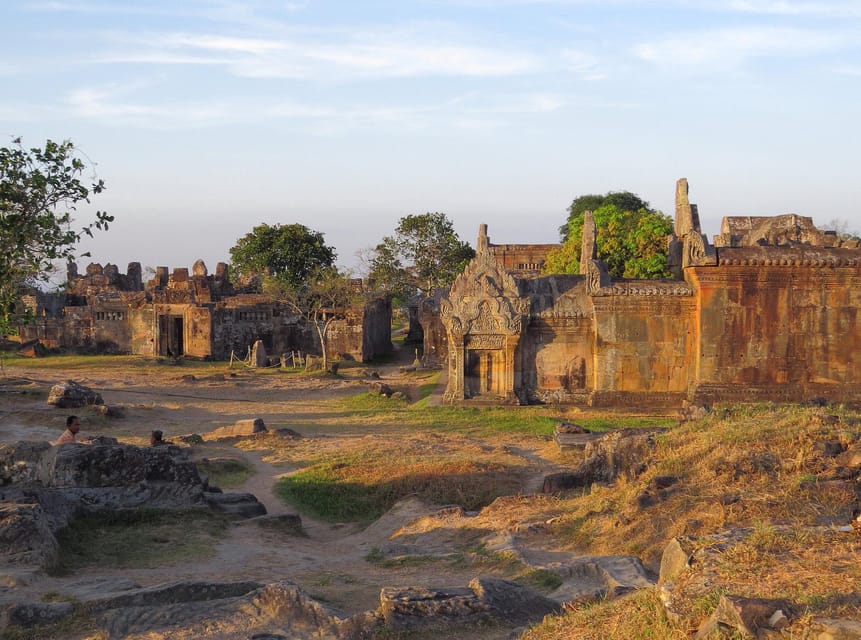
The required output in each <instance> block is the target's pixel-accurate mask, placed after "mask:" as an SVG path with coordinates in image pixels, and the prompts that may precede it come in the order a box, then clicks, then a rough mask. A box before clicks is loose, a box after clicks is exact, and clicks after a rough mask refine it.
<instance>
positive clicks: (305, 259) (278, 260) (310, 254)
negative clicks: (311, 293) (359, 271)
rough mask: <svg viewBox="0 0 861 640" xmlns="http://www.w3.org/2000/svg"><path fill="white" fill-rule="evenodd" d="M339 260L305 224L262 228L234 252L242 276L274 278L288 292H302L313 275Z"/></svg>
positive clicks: (241, 241)
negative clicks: (299, 290)
mask: <svg viewBox="0 0 861 640" xmlns="http://www.w3.org/2000/svg"><path fill="white" fill-rule="evenodd" d="M336 257H337V254H336V253H335V250H334V249H333V248H332V247H329V246H327V245H326V242H325V239H324V237H323V234H322V233H320V232H319V231H313V230H312V229H309V228H308V227H306V226H304V225H301V224H285V225H281V224H275V225H268V224H265V223H264V224H261V225H258V226H256V227H254V228H253V229H252V230H251V232H250V233H246V234H245V235H244V236H242V237H241V238H239V240H237V241H236V244H235V245H234V246H233V247H232V248H231V249H230V260H231V264H232V266H233V268H234V269H235V270H236V271H237V272H238V273H239V274H241V275H260V276H270V277H272V278H275V279H276V280H277V281H278V282H279V283H280V285H281V286H282V287H283V288H285V289H287V290H298V289H300V288H301V287H302V286H304V285H305V284H306V282H307V280H308V278H309V276H311V274H313V273H315V272H317V271H318V270H320V269H326V268H331V267H333V266H334V264H335V258H336Z"/></svg>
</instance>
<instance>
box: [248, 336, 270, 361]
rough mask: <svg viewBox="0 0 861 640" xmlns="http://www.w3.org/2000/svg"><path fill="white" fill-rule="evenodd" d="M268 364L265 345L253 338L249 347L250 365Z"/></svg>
mask: <svg viewBox="0 0 861 640" xmlns="http://www.w3.org/2000/svg"><path fill="white" fill-rule="evenodd" d="M268 364H269V359H268V358H267V356H266V347H264V346H263V341H262V340H255V341H254V345H253V346H252V347H251V366H252V367H266V366H267V365H268Z"/></svg>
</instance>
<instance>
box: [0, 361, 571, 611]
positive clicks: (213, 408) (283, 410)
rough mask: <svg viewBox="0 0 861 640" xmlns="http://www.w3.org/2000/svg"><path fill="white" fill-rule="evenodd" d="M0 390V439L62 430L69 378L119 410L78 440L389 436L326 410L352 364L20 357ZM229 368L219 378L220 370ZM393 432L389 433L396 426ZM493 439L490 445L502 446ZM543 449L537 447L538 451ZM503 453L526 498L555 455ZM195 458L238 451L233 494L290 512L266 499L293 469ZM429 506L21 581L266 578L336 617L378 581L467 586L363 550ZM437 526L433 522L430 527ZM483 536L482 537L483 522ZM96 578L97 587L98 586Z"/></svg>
mask: <svg viewBox="0 0 861 640" xmlns="http://www.w3.org/2000/svg"><path fill="white" fill-rule="evenodd" d="M401 364H402V363H397V362H395V363H392V364H390V365H387V366H384V367H375V369H377V370H378V371H379V372H380V373H381V375H382V378H383V380H384V381H386V382H389V383H393V384H394V385H403V384H404V382H405V379H404V378H403V377H402V375H401V374H400V373H399V366H400V365H401ZM6 374H7V376H8V377H7V378H6V384H5V385H4V386H3V389H4V393H2V394H0V441H5V442H10V441H17V440H25V439H26V440H52V439H54V438H56V437H57V436H58V435H59V434H60V432H61V431H62V429H63V426H64V420H65V416H66V414H67V413H68V411H64V410H58V409H55V408H53V407H51V406H49V405H47V404H46V403H45V397H46V394H47V390H48V389H49V387H50V385H51V384H53V383H55V382H60V381H63V380H65V379H69V378H71V379H74V380H76V381H77V382H80V383H81V384H85V385H87V386H90V387H92V388H94V389H97V390H99V391H100V392H101V393H102V395H103V397H104V399H105V402H106V403H107V404H108V405H118V406H121V407H123V408H124V410H125V414H126V415H125V417H124V418H122V419H106V418H102V417H101V416H97V415H93V414H89V413H86V412H85V411H83V410H82V411H81V412H80V413H81V415H82V417H83V420H82V435H90V436H94V435H100V434H103V435H110V436H113V437H117V438H119V439H121V440H122V441H125V442H131V443H136V444H144V443H145V442H146V441H147V438H148V434H149V432H150V431H151V430H152V429H154V428H159V429H162V430H163V431H164V432H165V436H166V437H167V438H170V437H171V436H172V435H173V436H175V435H178V434H185V433H201V434H203V433H206V432H209V431H212V430H213V429H215V428H217V427H221V426H225V425H230V424H233V423H234V422H235V421H236V420H238V419H241V418H258V417H259V418H262V419H263V420H264V421H265V423H266V425H267V427H269V428H270V429H272V428H276V429H277V428H280V427H289V428H290V429H293V430H295V431H298V432H299V433H301V434H302V435H303V436H305V437H307V438H321V439H322V438H326V439H327V444H331V442H330V440H329V439H332V438H336V439H337V438H344V439H348V438H350V437H353V438H355V437H356V436H358V435H362V434H367V433H369V432H374V433H376V434H377V435H381V436H386V433H387V430H386V429H385V428H375V427H368V426H367V425H362V424H354V423H351V421H350V416H349V415H341V414H336V413H333V410H332V408H331V403H330V402H328V403H327V401H330V400H331V399H332V398H333V397H338V396H343V395H350V394H356V393H359V392H361V391H362V390H363V389H364V388H365V387H366V385H367V379H366V378H365V377H364V376H363V373H362V370H361V369H355V370H352V371H351V372H349V373H348V374H347V375H345V377H344V379H340V380H325V381H324V380H319V379H313V378H308V377H304V376H278V375H255V374H254V373H253V372H249V371H247V370H236V371H235V374H236V375H235V376H233V377H231V374H230V372H228V371H227V370H226V367H225V371H224V373H219V374H213V375H211V376H200V377H197V378H196V379H195V380H193V381H192V380H189V379H188V378H187V377H184V372H183V370H182V368H181V367H170V366H168V365H154V366H153V367H148V368H140V367H136V368H131V367H130V368H128V370H126V369H122V370H120V371H114V370H112V371H110V372H104V373H103V374H100V372H96V371H93V370H91V369H88V370H82V371H80V372H73V373H71V374H68V373H66V374H64V373H61V372H60V373H56V374H55V373H53V372H48V371H47V370H45V369H35V368H34V369H28V368H27V366H26V364H18V365H16V366H15V368H14V369H7V371H6ZM225 374H226V375H225ZM392 436H393V437H398V436H397V435H395V434H394V433H393V434H392ZM499 445H500V443H498V442H497V443H491V444H490V445H489V446H499ZM545 448H546V447H545ZM510 450H511V451H512V453H513V454H514V455H517V456H521V457H522V458H523V459H524V460H525V461H526V462H527V463H528V465H529V466H530V469H531V471H530V474H529V478H528V480H527V481H526V482H525V484H524V486H523V487H522V490H521V491H522V492H523V493H530V492H534V491H537V490H540V483H541V479H542V478H543V477H544V475H545V474H546V473H550V472H553V471H556V470H558V469H559V466H558V463H557V461H554V460H550V459H547V458H546V457H544V454H543V450H542V448H541V446H540V443H539V442H538V441H536V445H535V446H534V447H531V446H529V445H528V444H527V445H524V443H523V442H520V441H518V442H517V443H516V444H515V445H512V446H511V448H510ZM192 456H193V457H195V458H200V457H210V458H213V457H223V456H227V457H241V458H244V459H246V460H247V461H249V462H250V463H251V464H252V465H253V466H254V468H255V471H256V472H255V473H254V474H253V475H252V476H251V477H250V478H249V479H248V481H247V482H246V483H245V484H244V485H243V486H240V487H234V488H231V489H230V490H231V491H244V492H249V493H253V494H254V495H255V496H257V498H258V499H259V500H260V501H261V502H262V503H263V504H264V505H265V506H266V509H267V511H268V512H269V513H270V514H279V513H295V511H294V510H293V509H292V508H290V507H289V506H287V505H285V504H284V503H283V502H281V501H280V500H279V499H278V498H276V496H275V495H274V494H273V490H272V488H273V484H274V482H275V481H276V479H277V478H278V477H279V476H280V475H282V474H284V473H289V472H290V471H292V470H294V469H291V468H290V467H289V466H286V465H283V464H271V463H269V462H267V461H265V458H266V452H265V451H248V450H240V449H238V448H236V447H234V446H231V445H230V444H227V443H225V442H224V441H221V442H207V443H205V444H203V445H195V447H194V448H193V450H192ZM436 509H438V507H434V506H432V505H424V504H422V503H421V502H419V501H418V500H415V499H408V500H405V501H403V502H401V503H399V504H398V505H397V506H396V507H395V508H394V509H392V510H391V511H390V512H389V513H388V514H386V515H385V516H383V518H381V519H380V520H378V521H376V522H375V523H373V524H371V525H370V526H369V527H366V528H364V529H362V528H359V527H358V526H357V525H355V524H331V523H325V522H320V521H317V520H314V519H313V518H311V517H309V516H307V515H304V514H303V515H302V523H303V529H304V531H305V533H306V534H307V535H306V536H296V535H289V534H287V533H284V532H280V531H273V530H270V529H264V528H261V527H258V526H254V525H251V524H248V523H245V524H242V523H239V524H236V525H234V526H232V527H231V529H230V531H229V533H228V535H227V536H226V538H224V539H223V541H222V542H221V543H220V544H219V545H218V547H217V548H216V549H215V550H214V553H213V555H212V557H211V559H209V560H208V561H206V562H200V563H188V564H179V565H171V566H165V567H158V568H155V569H123V570H118V569H112V568H109V567H94V568H90V569H87V570H83V571H80V572H77V573H76V574H75V575H72V576H67V577H48V576H44V575H35V576H29V577H28V578H27V586H26V587H22V589H23V591H22V593H19V596H20V595H23V592H24V591H28V592H32V594H33V595H38V594H40V593H45V592H47V591H57V592H60V593H66V592H68V593H74V592H78V593H80V592H82V591H90V590H95V591H99V590H100V589H101V588H103V589H109V588H110V585H111V584H118V582H117V580H118V579H119V580H120V581H132V582H134V583H136V584H138V585H141V586H149V585H154V584H159V583H162V582H167V581H171V580H177V579H192V578H193V579H208V580H218V581H228V580H240V579H245V580H249V579H250V580H256V581H259V582H269V581H274V580H285V579H286V580H289V581H291V582H294V583H296V584H299V585H300V586H302V587H303V588H304V589H305V590H306V591H307V592H308V593H309V594H310V595H312V596H313V597H315V598H318V599H319V600H321V601H322V602H325V603H327V604H329V605H330V606H332V607H334V608H336V609H338V610H340V611H341V612H343V613H345V614H353V613H356V612H359V611H363V610H367V609H373V608H375V607H376V606H377V605H378V604H379V594H380V589H381V587H384V586H409V585H422V586H428V587H450V586H465V585H466V584H467V583H468V582H469V580H471V579H472V578H474V577H475V576H476V575H477V572H476V569H475V568H473V567H469V566H463V567H457V566H452V564H451V563H448V562H444V561H437V562H415V563H409V562H407V563H404V564H403V565H401V566H396V567H391V568H387V567H384V566H380V564H379V563H371V562H368V561H367V560H366V559H365V557H366V556H367V554H368V553H369V552H370V551H371V550H372V549H374V548H375V547H377V548H382V547H384V546H385V545H388V544H390V543H392V541H393V540H395V539H396V538H397V536H396V534H397V532H399V531H400V530H401V529H402V527H408V525H410V523H414V522H416V521H417V520H420V519H421V518H422V517H423V516H426V515H427V514H429V513H433V512H434V511H435V510H436ZM438 525H439V522H437V523H436V526H438ZM461 525H462V522H455V521H453V522H452V529H451V530H445V531H439V532H438V534H437V542H438V544H437V545H435V546H437V547H439V549H438V550H442V551H444V550H445V549H446V547H447V546H450V545H451V544H452V541H454V540H459V541H464V540H468V539H469V538H470V537H475V536H477V535H478V533H476V532H469V531H464V530H462V527H461ZM480 533H483V534H487V533H488V531H487V530H486V529H482V530H481V531H480ZM100 585H102V586H101V587H100Z"/></svg>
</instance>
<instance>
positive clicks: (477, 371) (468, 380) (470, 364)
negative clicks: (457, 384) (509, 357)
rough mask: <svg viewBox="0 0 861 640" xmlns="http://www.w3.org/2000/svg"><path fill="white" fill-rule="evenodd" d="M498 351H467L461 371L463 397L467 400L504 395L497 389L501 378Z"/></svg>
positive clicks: (500, 354)
mask: <svg viewBox="0 0 861 640" xmlns="http://www.w3.org/2000/svg"><path fill="white" fill-rule="evenodd" d="M501 362H502V351H501V350H500V349H467V351H466V362H465V363H464V364H465V366H464V371H463V386H464V395H465V396H466V397H467V398H476V397H479V396H500V395H504V394H503V393H502V390H501V389H499V388H498V387H499V384H500V380H501V378H502V376H501V375H500V370H499V367H500V366H501Z"/></svg>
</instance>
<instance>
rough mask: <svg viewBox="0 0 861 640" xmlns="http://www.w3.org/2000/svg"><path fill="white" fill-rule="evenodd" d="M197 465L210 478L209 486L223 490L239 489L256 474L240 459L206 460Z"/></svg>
mask: <svg viewBox="0 0 861 640" xmlns="http://www.w3.org/2000/svg"><path fill="white" fill-rule="evenodd" d="M196 464H197V469H198V470H199V471H200V472H202V473H205V474H206V475H207V476H208V477H209V484H210V485H214V486H216V487H219V488H221V489H232V488H234V487H239V486H241V485H242V484H244V483H245V481H246V480H248V478H250V477H251V476H252V475H253V474H254V468H253V467H252V466H251V465H250V464H249V463H248V462H246V461H245V460H240V459H238V458H206V459H203V460H201V461H199V462H197V463H196Z"/></svg>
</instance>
